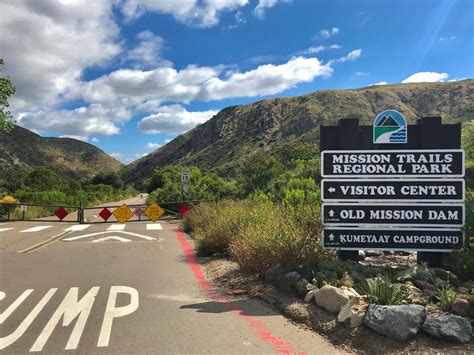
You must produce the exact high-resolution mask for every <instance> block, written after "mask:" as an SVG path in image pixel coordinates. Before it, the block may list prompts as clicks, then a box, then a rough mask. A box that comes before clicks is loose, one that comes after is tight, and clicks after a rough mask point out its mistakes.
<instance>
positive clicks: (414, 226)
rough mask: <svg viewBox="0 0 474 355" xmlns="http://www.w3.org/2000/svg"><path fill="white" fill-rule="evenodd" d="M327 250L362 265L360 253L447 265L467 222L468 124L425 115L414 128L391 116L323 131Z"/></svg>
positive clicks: (351, 121)
mask: <svg viewBox="0 0 474 355" xmlns="http://www.w3.org/2000/svg"><path fill="white" fill-rule="evenodd" d="M320 132H321V136H320V152H321V176H322V181H321V199H322V201H323V205H322V208H321V218H322V223H323V226H324V229H323V233H322V236H321V243H322V247H323V248H325V249H336V250H338V253H339V257H340V258H341V259H342V260H347V259H352V260H356V259H357V257H358V250H381V251H416V252H417V254H418V261H419V262H421V261H425V262H427V263H428V264H429V265H430V266H441V265H442V255H443V254H442V253H444V252H450V251H452V250H453V249H455V248H458V247H461V246H462V245H463V243H464V235H463V231H462V228H463V226H464V219H465V207H464V196H465V182H464V170H465V167H464V151H463V150H462V149H460V145H461V125H460V124H442V122H441V118H440V117H424V118H421V119H418V120H417V122H416V124H415V125H408V124H407V122H406V119H405V118H404V117H403V115H401V114H400V113H399V112H397V111H394V110H386V111H384V112H382V113H380V114H379V115H377V117H376V118H375V120H374V122H373V125H372V126H360V125H359V120H358V119H353V118H350V119H342V120H339V124H338V126H321V130H320Z"/></svg>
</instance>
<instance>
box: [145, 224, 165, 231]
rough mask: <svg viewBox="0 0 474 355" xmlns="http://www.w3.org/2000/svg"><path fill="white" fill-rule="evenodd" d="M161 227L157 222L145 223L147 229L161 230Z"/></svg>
mask: <svg viewBox="0 0 474 355" xmlns="http://www.w3.org/2000/svg"><path fill="white" fill-rule="evenodd" d="M162 229H163V227H162V226H161V224H159V223H153V224H151V223H147V225H146V230H148V231H156V230H162Z"/></svg>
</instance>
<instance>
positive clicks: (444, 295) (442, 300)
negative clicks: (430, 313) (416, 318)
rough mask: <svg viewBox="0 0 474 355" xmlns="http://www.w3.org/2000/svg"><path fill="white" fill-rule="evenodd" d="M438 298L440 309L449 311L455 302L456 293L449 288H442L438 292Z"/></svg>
mask: <svg viewBox="0 0 474 355" xmlns="http://www.w3.org/2000/svg"><path fill="white" fill-rule="evenodd" d="M438 298H439V305H440V306H441V308H443V309H444V310H446V311H449V310H450V309H451V306H452V305H453V303H454V301H455V300H456V291H454V290H453V289H452V288H450V287H443V288H442V289H441V290H439V293H438Z"/></svg>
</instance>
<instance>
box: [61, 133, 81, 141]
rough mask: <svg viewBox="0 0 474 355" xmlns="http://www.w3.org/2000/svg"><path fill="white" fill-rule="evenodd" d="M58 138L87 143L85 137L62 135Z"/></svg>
mask: <svg viewBox="0 0 474 355" xmlns="http://www.w3.org/2000/svg"><path fill="white" fill-rule="evenodd" d="M59 138H71V139H76V140H78V141H83V142H87V141H88V137H87V136H75V135H74V134H64V135H62V136H59Z"/></svg>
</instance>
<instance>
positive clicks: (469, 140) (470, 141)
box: [461, 120, 474, 161]
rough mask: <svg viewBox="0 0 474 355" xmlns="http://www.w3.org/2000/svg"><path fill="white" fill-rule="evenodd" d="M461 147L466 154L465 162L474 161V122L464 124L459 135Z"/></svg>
mask: <svg viewBox="0 0 474 355" xmlns="http://www.w3.org/2000/svg"><path fill="white" fill-rule="evenodd" d="M461 141H462V147H463V149H464V151H465V152H466V160H467V161H473V160H474V120H473V121H468V122H465V123H464V127H463V128H462V133H461Z"/></svg>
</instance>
